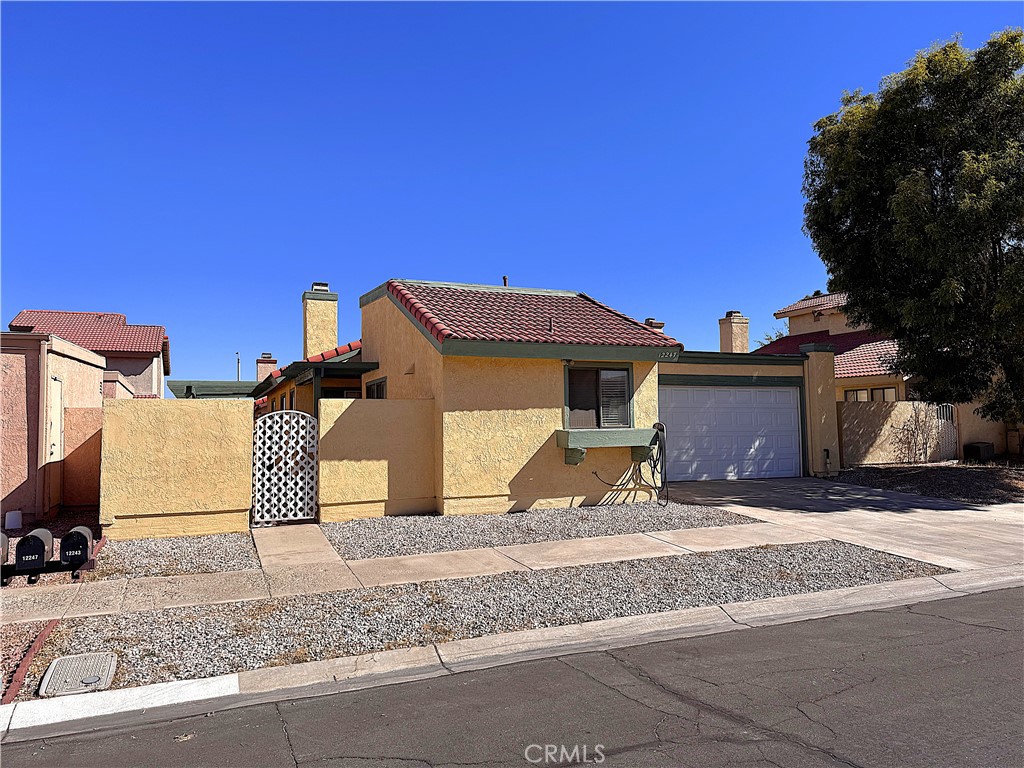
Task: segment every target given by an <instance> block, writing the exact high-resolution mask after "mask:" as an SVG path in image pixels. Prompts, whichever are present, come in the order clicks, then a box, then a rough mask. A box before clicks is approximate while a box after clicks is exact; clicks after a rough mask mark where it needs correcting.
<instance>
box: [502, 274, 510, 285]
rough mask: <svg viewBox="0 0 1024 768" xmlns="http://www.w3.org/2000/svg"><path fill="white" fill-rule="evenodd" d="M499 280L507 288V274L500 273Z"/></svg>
mask: <svg viewBox="0 0 1024 768" xmlns="http://www.w3.org/2000/svg"><path fill="white" fill-rule="evenodd" d="M501 282H502V285H504V286H505V287H506V288H508V275H502V276H501Z"/></svg>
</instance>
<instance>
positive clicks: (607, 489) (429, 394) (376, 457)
mask: <svg viewBox="0 0 1024 768" xmlns="http://www.w3.org/2000/svg"><path fill="white" fill-rule="evenodd" d="M301 305H302V316H303V344H302V347H303V349H302V351H303V354H304V357H303V358H302V359H299V360H296V361H294V362H292V363H288V364H285V365H282V366H280V367H278V366H277V365H276V362H277V361H276V360H275V359H274V358H272V357H270V356H269V355H267V356H266V357H261V358H260V361H259V363H258V365H259V367H260V369H261V370H260V374H259V378H260V381H259V383H258V384H257V385H256V386H255V387H254V388H253V390H252V391H251V393H250V395H251V397H252V399H249V400H240V399H234V400H232V399H212V392H213V390H212V389H211V390H210V392H211V399H204V398H203V397H202V396H201V395H200V394H196V390H195V388H194V389H193V394H194V395H195V396H193V397H190V398H188V399H169V400H163V401H157V400H132V401H127V400H125V401H109V400H108V401H106V402H105V407H104V423H103V481H102V488H101V521H102V522H103V525H104V526H105V530H107V531H109V533H110V535H111V536H113V537H115V538H118V537H127V536H173V535H182V534H185V533H199V532H203V533H212V532H218V531H228V530H243V529H245V528H248V527H249V525H250V522H251V520H252V515H253V514H255V513H254V512H251V509H252V505H253V499H254V498H255V497H256V493H257V490H260V492H261V493H262V492H263V491H265V490H266V487H265V486H264V485H263V484H262V483H261V480H260V477H262V476H263V475H264V473H265V472H266V471H267V468H268V467H270V466H275V465H277V464H278V463H280V462H284V463H286V464H288V465H289V466H291V462H294V466H295V468H296V469H295V471H296V472H301V473H303V477H305V479H304V480H303V481H302V482H303V484H304V485H303V487H304V488H307V489H308V488H310V487H312V485H311V484H315V485H316V491H315V494H316V505H315V506H316V511H315V517H316V519H319V520H322V521H337V520H346V519H352V518H357V517H367V516H378V515H385V514H406V513H415V512H435V513H442V514H477V513H495V512H507V511H510V510H521V509H528V508H537V507H561V506H575V505H581V504H596V503H612V502H621V501H630V500H638V499H649V498H651V497H652V493H653V492H652V489H651V488H650V487H649V486H647V485H644V484H643V483H639V482H638V481H637V467H638V462H642V461H643V460H644V458H645V457H646V456H647V455H648V453H649V448H650V445H651V442H652V440H653V439H654V437H655V427H654V425H655V424H656V423H659V422H660V423H662V424H664V426H665V428H666V452H665V453H666V459H667V461H666V468H667V475H668V479H669V480H696V479H717V478H726V479H732V478H759V477H798V476H803V475H827V474H830V473H832V472H834V471H836V470H837V469H838V456H839V445H838V427H837V422H836V407H835V376H834V360H833V354H832V352H831V348H829V347H825V346H822V345H816V344H807V345H803V347H802V348H801V349H799V350H797V351H796V352H795V353H794V354H786V355H752V354H749V352H748V351H747V346H748V339H747V326H746V322H747V321H746V319H745V318H743V317H742V316H740V315H739V314H738V313H729V315H727V316H726V317H724V318H722V320H721V321H720V325H721V327H722V337H723V340H724V342H723V344H724V351H714V352H711V351H709V352H693V351H689V350H686V349H684V347H683V344H682V343H680V342H679V341H678V340H676V339H675V338H673V337H672V336H670V335H668V334H666V333H665V331H664V329H663V324H662V323H659V322H657V321H655V320H654V319H651V318H648V319H647V320H645V321H639V320H636V319H633V318H631V317H628V316H627V315H625V314H623V313H621V312H619V311H617V310H615V309H613V308H611V307H609V306H607V305H606V304H603V303H602V302H600V301H598V300H596V299H594V298H592V297H590V296H588V295H586V294H584V293H581V292H579V291H571V290H552V289H544V288H538V289H534V288H523V287H518V286H491V285H474V284H462V283H442V282H431V281H423V280H403V279H393V280H388V281H387V282H385V283H383V284H382V285H379V286H378V287H376V288H374V289H373V290H371V291H369V292H367V293H365V294H363V295H362V296H361V297H360V298H359V305H360V307H361V328H360V329H359V331H360V332H359V333H358V334H356V333H349V334H345V338H348V339H351V340H350V341H345V342H343V343H340V342H339V333H338V295H337V294H336V293H334V292H332V291H331V290H330V289H329V287H328V286H327V285H326V284H323V283H314V284H313V286H312V287H311V288H310V290H308V291H305V292H304V293H303V295H302V298H301ZM356 336H357V338H354V339H353V337H356ZM272 365H273V366H274V367H273V368H271V366H272ZM226 386H227V384H225V387H226ZM254 411H255V416H256V424H255V425H254V421H253V416H254ZM282 411H284V412H285V413H283V414H282V413H281V412H282ZM296 412H299V414H300V415H302V414H308V415H309V416H312V417H314V418H315V420H316V421H315V429H316V431H317V439H316V441H315V444H314V445H310V444H309V443H305V442H303V443H300V444H295V445H294V447H289V448H287V449H286V450H285V451H284V452H283V453H282V454H278V455H268V452H267V443H266V442H265V439H264V438H265V437H266V433H265V432H261V429H262V426H261V425H264V424H268V423H279V424H280V425H282V426H281V427H280V428H281V430H284V431H282V432H280V434H281V436H282V437H281V439H282V440H284V439H288V440H291V439H292V437H294V435H295V434H297V433H296V432H294V431H291V430H292V429H293V428H292V427H291V426H286V425H289V424H297V423H300V422H301V421H302V420H301V419H298V417H294V418H293V417H287V418H286V416H287V414H289V413H291V414H295V413H296ZM304 418H305V417H304ZM264 419H267V420H269V421H264ZM273 419H277V420H278V421H277V422H273V421H272V420H273ZM295 429H298V427H295ZM254 433H256V434H257V436H258V439H254ZM286 433H287V434H286ZM261 435H262V436H261ZM288 435H291V436H292V437H289V436H288ZM303 439H305V438H303ZM129 443H130V445H129ZM314 455H315V459H313V457H314ZM311 459H313V463H312V464H310V460H311ZM267 462H269V464H268V463H267ZM311 466H315V467H316V473H315V476H314V475H312V474H310V475H308V477H307V476H306V475H305V474H304V473H306V472H307V471H308V469H309V468H310V467H311ZM304 468H305V469H304ZM257 470H258V471H257ZM156 484H159V487H160V490H161V492H160V493H159V494H153V493H150V492H149V491H148V490H147V489H149V488H151V487H153V486H154V485H156Z"/></svg>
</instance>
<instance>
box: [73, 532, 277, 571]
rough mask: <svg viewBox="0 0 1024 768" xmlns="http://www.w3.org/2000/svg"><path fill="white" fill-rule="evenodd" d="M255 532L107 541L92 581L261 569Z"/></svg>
mask: <svg viewBox="0 0 1024 768" xmlns="http://www.w3.org/2000/svg"><path fill="white" fill-rule="evenodd" d="M259 567H260V559H259V557H258V556H257V554H256V547H255V545H254V544H253V541H252V535H251V534H248V533H217V534H212V535H209V536H182V537H176V538H171V539H125V540H123V541H107V543H106V544H104V545H103V549H102V550H101V551H100V554H99V556H98V557H97V562H96V570H95V571H92V572H88V571H87V572H86V573H87V574H88V575H87V577H86V578H87V579H88V580H89V581H103V580H106V579H138V578H142V577H144V576H182V575H185V574H189V573H216V572H219V571H243V570H247V569H249V568H259Z"/></svg>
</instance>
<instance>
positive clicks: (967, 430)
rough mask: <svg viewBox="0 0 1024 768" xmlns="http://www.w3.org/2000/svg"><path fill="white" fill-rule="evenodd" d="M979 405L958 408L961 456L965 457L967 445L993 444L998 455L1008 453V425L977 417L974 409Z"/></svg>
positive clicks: (966, 405)
mask: <svg viewBox="0 0 1024 768" xmlns="http://www.w3.org/2000/svg"><path fill="white" fill-rule="evenodd" d="M978 405H979V404H978V403H966V404H964V405H958V406H956V416H957V428H958V430H959V433H958V435H957V437H958V440H959V443H960V456H961V457H962V456H963V449H964V445H965V444H966V443H992V445H993V446H995V452H996V453H1006V452H1007V442H1006V425H1005V424H1004V423H1003V422H1001V421H989V420H988V419H983V418H982V417H981V416H979V415H977V414H976V413H975V412H974V409H975V408H977V407H978Z"/></svg>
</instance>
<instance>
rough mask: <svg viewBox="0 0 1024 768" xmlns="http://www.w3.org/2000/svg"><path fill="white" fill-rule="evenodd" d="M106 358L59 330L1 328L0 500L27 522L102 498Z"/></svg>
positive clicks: (89, 504) (92, 505)
mask: <svg viewBox="0 0 1024 768" xmlns="http://www.w3.org/2000/svg"><path fill="white" fill-rule="evenodd" d="M105 365H106V361H105V360H104V359H103V357H102V356H100V355H97V354H95V353H94V352H91V351H89V350H88V349H83V348H82V347H79V346H77V345H75V344H72V343H71V342H69V341H65V340H64V339H61V338H59V337H57V336H53V335H50V334H46V333H7V332H4V333H3V334H0V390H2V404H3V408H2V419H0V430H2V435H3V438H2V443H0V444H2V464H0V489H2V494H3V500H2V504H0V508H2V510H3V511H4V512H9V511H13V510H21V512H22V513H23V517H24V524H26V525H28V524H30V523H31V522H32V521H33V519H35V520H38V519H46V518H49V517H52V516H53V515H55V514H56V513H57V511H58V510H59V509H61V508H69V507H95V506H96V505H97V504H98V503H99V480H100V472H99V462H100V427H101V424H102V415H103V409H102V407H101V406H102V405H103V386H104V382H103V376H104V367H105Z"/></svg>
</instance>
